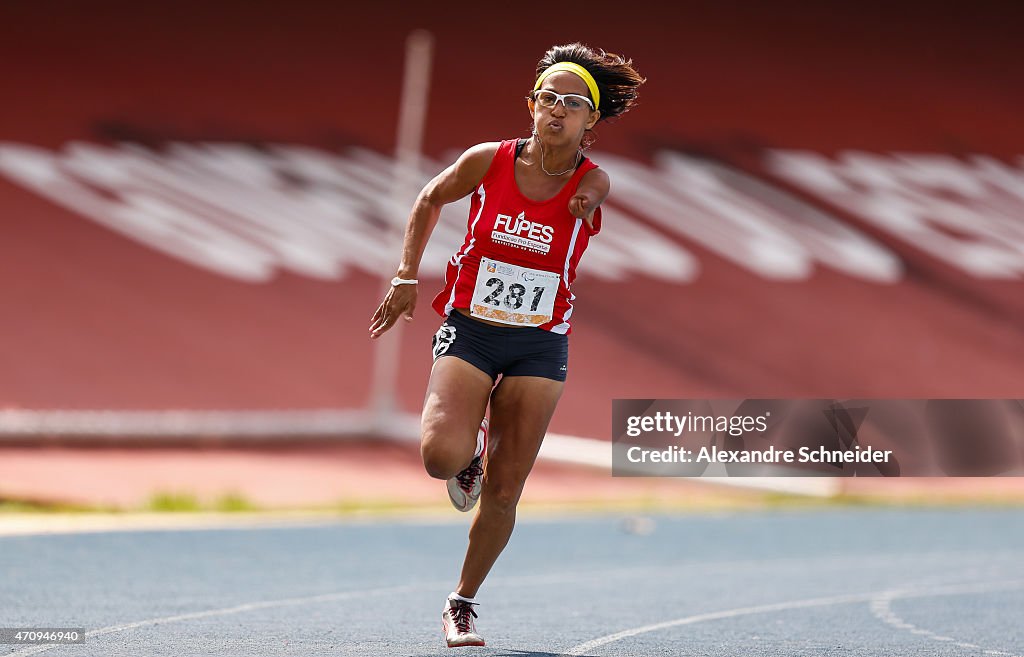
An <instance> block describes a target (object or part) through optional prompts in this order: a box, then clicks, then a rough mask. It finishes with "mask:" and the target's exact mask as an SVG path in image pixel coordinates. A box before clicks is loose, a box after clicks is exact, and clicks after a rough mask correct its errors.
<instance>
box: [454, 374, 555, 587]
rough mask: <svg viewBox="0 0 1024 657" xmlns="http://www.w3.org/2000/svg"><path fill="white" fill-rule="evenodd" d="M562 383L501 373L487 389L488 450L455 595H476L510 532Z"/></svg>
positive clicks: (506, 541)
mask: <svg viewBox="0 0 1024 657" xmlns="http://www.w3.org/2000/svg"><path fill="white" fill-rule="evenodd" d="M564 385H565V384H564V383H563V382H561V381H555V380H553V379H547V378H543V377H537V376H510V377H504V378H502V380H501V382H500V383H499V384H498V386H497V387H496V388H495V389H494V392H493V393H492V394H491V420H490V446H489V448H488V452H489V454H488V458H487V467H486V470H485V472H484V480H483V492H482V494H481V496H480V506H479V508H478V510H477V513H476V517H475V518H474V519H473V525H472V527H471V528H470V530H469V549H468V550H467V551H466V560H465V562H464V563H463V565H462V577H461V578H460V580H459V586H458V588H457V589H456V592H457V593H458V594H459V595H461V596H464V597H467V598H473V597H474V596H476V593H477V590H478V589H479V588H480V585H481V584H482V583H483V581H484V578H485V577H487V573H488V572H490V570H491V566H493V565H494V562H495V561H496V560H497V558H498V555H499V554H501V551H502V550H503V549H505V545H506V544H507V543H508V539H509V537H510V536H511V535H512V528H513V527H514V526H515V521H516V504H518V503H519V497H520V495H522V492H523V485H524V484H525V483H526V477H527V476H528V475H529V474H530V470H531V469H532V468H533V463H534V461H535V460H536V459H537V452H538V451H540V445H541V442H542V441H543V440H544V434H545V433H547V429H548V423H549V422H550V421H551V416H552V415H554V413H555V406H556V405H557V404H558V398H559V397H560V396H561V395H562V387H563V386H564ZM474 431H475V430H474ZM473 435H474V436H475V435H476V434H475V433H473ZM470 456H471V455H470ZM467 462H468V461H467Z"/></svg>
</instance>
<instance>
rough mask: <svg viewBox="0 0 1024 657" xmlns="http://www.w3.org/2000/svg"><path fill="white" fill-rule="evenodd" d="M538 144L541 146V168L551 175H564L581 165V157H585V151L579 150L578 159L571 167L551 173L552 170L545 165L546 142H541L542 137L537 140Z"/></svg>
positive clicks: (577, 152)
mask: <svg viewBox="0 0 1024 657" xmlns="http://www.w3.org/2000/svg"><path fill="white" fill-rule="evenodd" d="M537 146H539V147H540V170H541V171H543V172H544V173H546V174H548V175H549V176H564V175H565V174H567V173H569V172H570V171H572V170H573V169H575V168H576V167H578V166H579V165H580V158H581V157H583V151H582V150H577V151H576V161H575V162H573V163H572V166H571V167H569V168H568V169H566V170H565V171H562V172H561V173H551V172H550V171H548V170H547V167H545V166H544V144H542V143H541V142H540V139H538V140H537Z"/></svg>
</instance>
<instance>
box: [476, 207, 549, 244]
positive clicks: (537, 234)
mask: <svg viewBox="0 0 1024 657" xmlns="http://www.w3.org/2000/svg"><path fill="white" fill-rule="evenodd" d="M554 238H555V229H554V227H552V226H548V225H547V224H541V223H537V222H535V221H530V220H529V219H527V218H526V212H525V211H523V212H520V213H519V216H517V217H514V218H513V217H512V215H508V214H499V215H498V216H497V218H496V219H495V220H494V230H492V231H491V241H492V242H498V243H500V244H507V245H508V246H514V247H516V248H518V249H523V250H526V251H533V252H534V253H547V252H549V251H550V250H551V241H552V240H553V239H554Z"/></svg>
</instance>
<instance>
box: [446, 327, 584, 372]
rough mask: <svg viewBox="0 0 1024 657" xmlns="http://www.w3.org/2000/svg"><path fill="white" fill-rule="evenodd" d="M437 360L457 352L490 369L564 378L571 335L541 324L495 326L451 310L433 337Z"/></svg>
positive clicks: (466, 358) (470, 361)
mask: <svg viewBox="0 0 1024 657" xmlns="http://www.w3.org/2000/svg"><path fill="white" fill-rule="evenodd" d="M431 343H432V346H433V350H434V360H435V361H436V360H437V359H438V358H440V357H441V356H457V357H458V358H461V359H462V360H464V361H466V362H467V363H470V364H471V365H474V366H476V367H477V368H478V369H480V370H482V371H484V372H485V373H487V374H488V375H489V376H490V377H491V380H492V381H496V380H497V379H498V375H499V374H501V375H503V376H542V377H544V378H546V379H554V380H555V381H565V375H566V366H567V365H568V364H569V336H567V335H562V334H559V333H552V332H551V331H545V330H544V329H539V328H532V327H528V328H523V327H517V326H493V325H491V324H485V323H483V322H478V321H477V320H475V319H470V318H469V317H466V316H465V315H463V314H462V313H460V312H457V311H454V310H453V311H452V312H451V314H449V315H448V317H447V318H446V319H445V320H444V323H443V324H441V328H440V329H438V331H437V333H435V334H434V337H433V339H432V340H431Z"/></svg>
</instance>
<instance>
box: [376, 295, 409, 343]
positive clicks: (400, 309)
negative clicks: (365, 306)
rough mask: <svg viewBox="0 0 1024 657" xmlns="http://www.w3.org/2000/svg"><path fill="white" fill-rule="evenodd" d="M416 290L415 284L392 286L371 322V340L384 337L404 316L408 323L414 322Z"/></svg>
mask: <svg viewBox="0 0 1024 657" xmlns="http://www.w3.org/2000/svg"><path fill="white" fill-rule="evenodd" d="M416 288H417V286H416V285H415V284H414V285H393V286H391V289H390V290H388V293H387V295H385V297H384V300H383V301H381V302H380V305H379V306H377V312H375V313H373V318H372V319H371V320H370V338H371V339H375V338H378V337H380V336H381V335H383V334H384V333H385V332H386V331H387V330H388V329H390V328H391V327H392V326H394V325H395V322H397V321H398V318H399V317H401V316H403V315H404V316H405V320H406V321H408V322H411V321H412V314H413V312H414V311H415V310H416V292H417V290H416Z"/></svg>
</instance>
